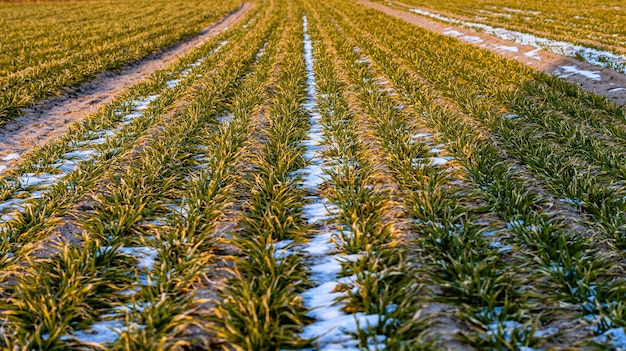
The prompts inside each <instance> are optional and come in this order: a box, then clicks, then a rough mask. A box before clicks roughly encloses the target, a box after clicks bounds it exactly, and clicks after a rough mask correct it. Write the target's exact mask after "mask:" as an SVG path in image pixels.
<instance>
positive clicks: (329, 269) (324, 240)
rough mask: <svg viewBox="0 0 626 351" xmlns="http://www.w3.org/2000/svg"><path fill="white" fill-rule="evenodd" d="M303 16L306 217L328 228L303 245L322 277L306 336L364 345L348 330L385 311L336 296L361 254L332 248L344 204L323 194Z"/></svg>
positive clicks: (336, 346) (310, 293) (319, 131)
mask: <svg viewBox="0 0 626 351" xmlns="http://www.w3.org/2000/svg"><path fill="white" fill-rule="evenodd" d="M302 22H303V27H304V40H303V43H304V59H305V63H306V71H307V95H308V97H307V101H306V103H305V105H304V107H305V108H306V109H307V111H308V112H309V114H310V116H311V118H310V125H311V127H310V130H309V133H308V139H307V140H306V141H304V145H305V146H306V152H305V158H306V159H308V160H309V165H308V166H307V167H305V168H304V169H302V170H300V172H299V173H300V174H302V176H303V188H304V189H306V190H307V192H308V193H309V194H310V195H309V196H308V197H307V198H308V200H309V201H310V203H309V204H307V205H305V206H304V214H303V217H304V218H305V219H306V220H307V222H308V223H309V224H310V225H318V226H321V227H322V228H323V229H322V230H320V231H319V232H318V233H317V234H316V235H315V236H314V237H313V238H311V240H310V241H309V242H308V243H306V244H304V245H303V247H302V248H301V250H302V251H304V252H305V253H306V259H307V261H308V262H310V263H311V267H310V269H311V273H312V274H311V279H312V280H313V281H314V282H316V283H317V286H316V287H314V288H311V289H309V290H307V291H305V292H304V293H303V294H302V297H303V300H304V305H305V306H306V307H307V308H308V309H310V312H309V313H308V316H309V317H312V318H315V322H313V323H312V324H310V325H308V326H306V327H305V328H304V332H303V333H302V334H301V336H302V337H303V338H307V339H310V338H317V344H318V345H317V346H318V350H326V351H331V350H358V348H357V346H358V340H355V339H353V338H352V336H350V335H349V334H348V333H350V332H352V333H354V332H356V331H357V328H359V327H362V328H363V327H367V326H368V325H369V326H376V324H377V323H378V318H379V316H378V315H365V314H363V313H356V314H346V313H344V312H343V311H342V309H343V307H344V304H343V303H340V302H337V301H336V299H337V298H339V297H341V296H342V295H344V293H342V292H335V290H336V287H337V285H339V284H341V283H344V284H350V280H351V279H352V278H351V277H345V278H339V277H338V275H339V273H340V272H341V262H344V261H349V260H353V259H355V258H356V257H353V256H346V255H340V254H332V253H333V251H336V246H335V245H334V244H333V243H332V241H331V238H332V237H333V236H334V235H338V234H339V233H338V232H337V231H336V230H333V229H330V228H328V227H327V226H324V223H325V222H326V221H327V220H329V219H332V218H333V217H335V214H334V213H335V212H336V211H338V209H337V208H336V207H335V206H333V205H332V204H331V203H330V202H329V201H328V199H325V198H322V197H320V196H319V195H317V194H319V186H320V185H321V184H322V183H323V182H324V166H326V165H328V164H329V163H330V160H327V159H325V158H324V157H323V156H322V152H323V150H324V147H323V146H322V144H321V142H322V140H323V136H324V130H323V125H322V124H321V115H320V114H319V113H318V112H317V111H316V107H317V103H316V101H317V98H316V94H317V90H316V88H315V73H314V69H313V64H314V59H313V43H312V41H311V38H310V35H309V33H308V20H307V17H306V16H303V17H302ZM344 234H345V233H344Z"/></svg>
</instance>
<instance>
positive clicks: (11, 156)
mask: <svg viewBox="0 0 626 351" xmlns="http://www.w3.org/2000/svg"><path fill="white" fill-rule="evenodd" d="M18 157H20V154H8V155H6V156H4V158H2V160H3V161H11V160H14V159H16V158H18Z"/></svg>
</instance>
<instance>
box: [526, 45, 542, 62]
mask: <svg viewBox="0 0 626 351" xmlns="http://www.w3.org/2000/svg"><path fill="white" fill-rule="evenodd" d="M539 51H541V48H539V49H535V50H533V51H529V52H525V53H524V56H526V57H528V58H531V59H533V60H537V61H541V56H539Z"/></svg>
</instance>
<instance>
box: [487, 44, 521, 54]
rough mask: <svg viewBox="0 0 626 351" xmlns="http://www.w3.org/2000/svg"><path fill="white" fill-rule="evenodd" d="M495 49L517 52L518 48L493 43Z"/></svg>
mask: <svg viewBox="0 0 626 351" xmlns="http://www.w3.org/2000/svg"><path fill="white" fill-rule="evenodd" d="M493 47H494V48H495V49H496V51H508V52H519V48H518V47H517V46H507V45H495V44H494V45H493Z"/></svg>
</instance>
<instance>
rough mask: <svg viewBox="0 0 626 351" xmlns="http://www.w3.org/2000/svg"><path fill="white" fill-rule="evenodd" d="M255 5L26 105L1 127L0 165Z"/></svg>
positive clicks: (83, 114) (183, 51)
mask: <svg viewBox="0 0 626 351" xmlns="http://www.w3.org/2000/svg"><path fill="white" fill-rule="evenodd" d="M253 7H254V4H253V3H251V2H246V3H243V4H242V5H241V6H240V7H239V8H238V9H237V10H235V11H234V12H232V13H230V14H228V15H227V16H226V17H224V18H222V19H221V20H220V21H219V22H217V23H214V24H212V25H210V26H208V27H206V28H205V29H203V30H202V31H201V32H200V33H199V34H198V35H197V36H195V37H193V38H192V39H189V40H186V41H184V42H182V43H180V44H177V45H175V46H172V47H170V48H168V49H165V50H163V51H161V52H159V53H157V54H154V55H151V56H149V57H146V58H145V59H143V60H140V61H137V62H133V63H130V64H128V65H126V67H125V68H123V69H122V70H121V71H119V72H103V73H100V74H99V75H98V76H97V77H96V78H95V79H94V80H92V81H90V82H87V83H85V84H83V85H81V86H79V87H77V88H72V89H67V90H66V92H65V94H64V95H63V96H61V97H56V98H52V99H49V100H44V101H41V102H39V103H38V104H37V105H36V106H34V107H32V108H28V109H25V110H24V112H25V113H24V115H23V116H20V117H18V118H16V119H14V120H12V121H11V122H8V123H7V124H5V125H3V126H2V127H0V167H1V166H8V167H10V166H11V165H13V164H14V163H15V160H13V161H9V162H6V161H3V160H1V159H2V158H4V157H6V155H8V154H13V153H15V154H20V155H21V154H23V153H26V152H28V151H30V150H31V149H33V148H34V147H36V146H40V145H42V144H44V143H46V142H47V141H48V140H50V139H51V138H54V137H56V136H58V135H59V134H60V133H62V132H64V131H65V130H66V129H67V128H68V127H69V125H70V124H71V123H73V122H76V121H78V120H81V119H83V118H85V117H86V116H87V115H89V114H90V113H92V112H95V111H97V110H98V109H99V108H100V106H102V105H104V104H107V103H109V102H111V101H112V100H113V98H114V97H115V96H117V95H119V94H120V93H121V92H123V91H124V90H125V89H128V88H129V87H130V86H132V85H134V84H136V83H138V82H140V81H141V80H143V79H146V78H147V77H148V76H149V75H151V74H153V73H154V72H156V71H158V70H160V69H164V68H166V67H167V66H168V65H169V64H171V63H173V62H175V61H176V60H178V59H179V58H180V57H182V56H184V55H185V54H187V53H188V52H189V51H191V50H192V49H193V48H194V47H196V46H198V45H200V44H201V43H202V42H204V41H206V40H208V39H209V38H211V37H212V36H214V35H216V34H217V33H219V32H220V31H222V30H224V29H226V28H228V27H229V26H231V25H233V24H234V23H236V22H237V21H239V20H241V19H242V18H243V17H244V16H245V15H246V13H248V11H249V10H250V9H252V8H253ZM1 172H2V171H1V170H0V173H1Z"/></svg>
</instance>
